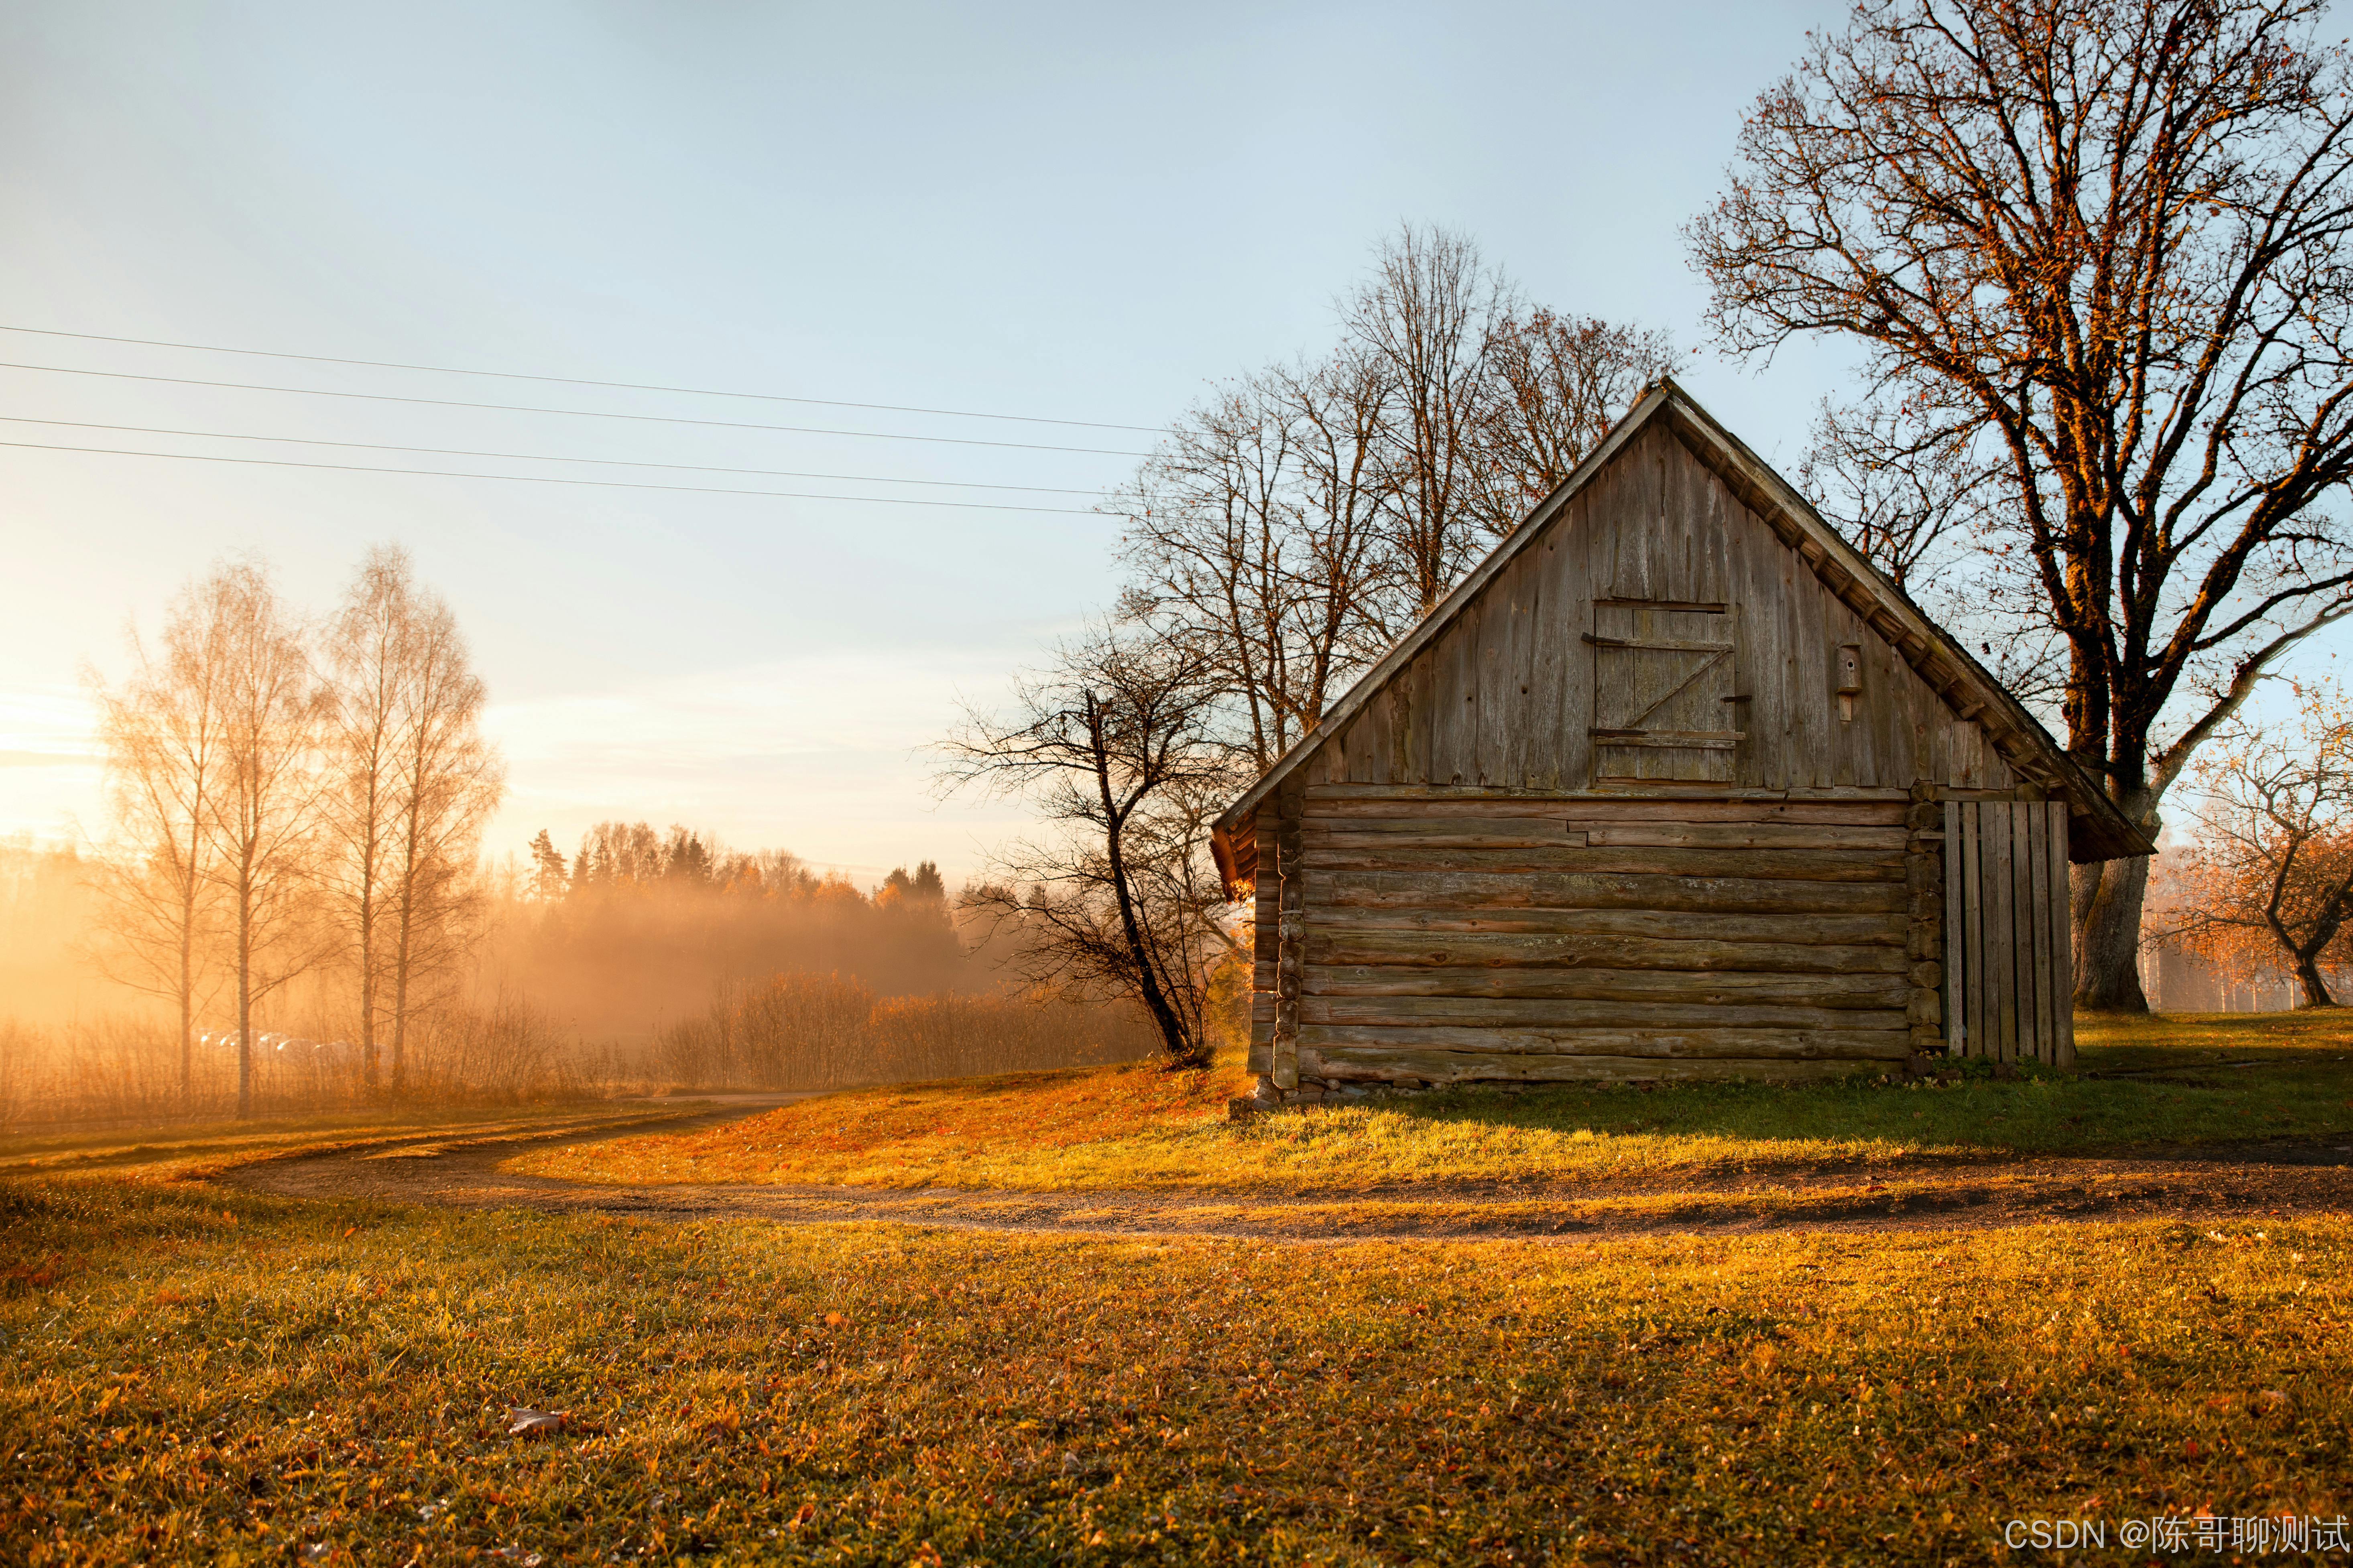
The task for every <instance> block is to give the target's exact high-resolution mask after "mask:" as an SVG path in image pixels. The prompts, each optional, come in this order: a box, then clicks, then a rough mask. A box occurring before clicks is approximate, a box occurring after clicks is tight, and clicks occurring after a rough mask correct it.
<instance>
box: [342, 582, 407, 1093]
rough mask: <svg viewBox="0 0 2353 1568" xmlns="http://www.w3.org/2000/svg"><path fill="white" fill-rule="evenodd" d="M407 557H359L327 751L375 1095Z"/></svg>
mask: <svg viewBox="0 0 2353 1568" xmlns="http://www.w3.org/2000/svg"><path fill="white" fill-rule="evenodd" d="M412 615H413V609H412V606H411V605H410V603H409V584H408V561H407V557H406V555H405V554H403V553H402V552H400V551H398V550H396V549H391V548H378V549H376V550H374V551H371V552H369V554H368V557H367V560H366V561H365V562H364V563H362V564H361V567H360V572H359V575H358V577H357V578H356V579H355V580H354V581H353V584H352V586H351V589H350V591H349V592H348V593H347V594H346V595H344V598H343V608H342V610H341V611H340V612H339V613H338V614H337V615H336V616H335V618H334V620H333V621H332V623H331V625H330V626H329V627H328V632H327V656H328V660H329V663H330V666H331V668H332V673H333V684H332V687H331V688H330V689H329V719H328V743H329V757H328V770H327V780H326V789H325V792H324V794H323V795H322V806H323V808H324V809H323V811H322V817H323V820H324V827H325V834H326V837H327V839H328V841H329V843H330V844H331V845H332V856H331V857H330V858H329V866H328V877H327V884H328V887H329V889H330V892H331V898H332V903H333V906H334V911H335V916H336V923H337V925H338V926H339V927H340V929H341V932H342V935H343V940H344V942H346V943H347V944H348V947H349V953H350V957H351V960H352V963H353V969H354V971H355V973H356V976H357V980H358V984H359V1027H360V1063H361V1078H362V1081H363V1082H364V1085H365V1087H366V1089H367V1091H368V1092H369V1093H370V1094H371V1095H372V1094H374V1093H375V1088H376V1072H377V1062H378V1058H379V1055H380V1053H381V1048H382V1047H381V1046H380V1044H379V1042H378V1041H377V1038H376V1023H377V1018H378V1015H379V1013H380V1011H381V1009H380V1008H379V1006H378V1005H377V992H378V989H379V986H380V984H381V982H382V981H383V978H384V972H385V953H384V936H385V924H386V920H385V880H386V874H387V872H388V870H389V862H390V860H391V857H392V841H393V835H394V826H395V823H396V819H397V815H398V810H397V804H396V803H397V797H398V795H399V773H400V768H399V761H400V759H399V754H398V753H399V751H400V733H399V730H400V724H401V721H402V718H403V711H404V710H405V708H406V693H405V691H404V687H405V685H406V680H407V673H408V672H407V665H408V663H409V657H408V655H409V650H408V648H407V647H406V643H407V640H408V631H409V624H410V621H411V619H412Z"/></svg>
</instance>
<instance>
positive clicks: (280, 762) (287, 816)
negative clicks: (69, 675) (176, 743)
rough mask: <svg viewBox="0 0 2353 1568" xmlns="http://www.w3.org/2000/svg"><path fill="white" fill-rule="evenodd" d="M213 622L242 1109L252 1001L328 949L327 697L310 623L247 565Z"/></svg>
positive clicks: (224, 889)
mask: <svg viewBox="0 0 2353 1568" xmlns="http://www.w3.org/2000/svg"><path fill="white" fill-rule="evenodd" d="M197 595H198V596H199V597H200V598H201V599H202V600H203V601H204V602H205V605H206V612H205V613H206V616H207V617H208V618H209V619H210V621H211V622H212V624H213V625H214V626H215V627H216V641H214V642H213V643H212V644H211V645H210V646H211V647H212V648H213V650H214V652H215V655H216V658H217V661H218V662H217V667H216V668H217V674H216V677H215V689H216V691H217V693H218V700H219V705H220V715H221V750H220V758H221V768H220V772H219V774H218V778H217V783H216V786H215V788H214V789H213V791H212V794H211V796H210V799H209V802H208V804H207V805H206V812H205V816H206V837H207V839H208V840H209V843H208V845H207V856H208V858H207V861H206V878H207V880H208V881H209V882H210V884H211V886H212V889H214V891H215V893H216V896H217V897H218V899H219V900H220V904H221V912H222V920H223V925H224V940H225V942H226V945H227V963H228V968H229V982H230V984H231V985H232V986H233V987H234V990H235V994H236V999H237V1115H238V1116H240V1117H245V1116H250V1115H251V1114H252V1113H253V1018H254V1007H255V1005H256V1004H258V1003H259V1002H260V1001H262V1000H263V999H264V998H266V997H267V996H269V994H271V993H272V992H274V991H276V990H278V989H279V988H280V987H281V986H283V985H284V984H287V983H288V982H289V981H290V980H292V979H294V978H295V977H296V976H297V975H299V974H301V973H304V972H305V971H306V970H308V969H310V968H311V966H312V965H313V964H314V963H317V962H318V961H319V959H320V958H321V957H322V956H323V955H324V953H325V952H326V951H327V949H326V944H325V943H324V942H322V936H321V924H320V921H319V912H318V910H317V908H316V903H317V900H316V898H315V896H314V895H315V890H316V885H317V884H316V879H317V875H318V870H319V867H318V862H317V856H318V854H319V848H320V845H319V819H318V806H319V800H320V795H321V792H322V787H323V784H324V780H323V777H322V769H321V767H320V759H319V745H320V742H321V739H322V723H323V721H324V720H325V717H326V712H325V710H326V698H325V693H324V692H323V690H322V689H321V687H320V685H319V682H318V681H317V679H315V678H314V676H313V674H312V670H311V658H310V653H309V649H308V647H307V646H306V645H307V640H308V628H307V627H305V626H303V625H302V624H301V621H300V620H298V619H297V618H296V617H295V616H294V615H293V614H292V612H291V611H290V610H289V609H288V607H287V606H286V605H285V604H284V603H283V601H281V600H280V598H279V596H278V593H277V590H276V588H275V587H274V586H273V585H272V584H270V581H269V576H268V574H266V573H264V572H263V570H262V569H261V568H260V567H259V565H257V564H255V563H250V562H245V563H233V564H228V565H224V566H221V567H218V568H216V570H215V571H214V573H213V574H212V575H211V576H210V577H209V578H207V579H206V581H205V583H204V584H202V586H201V587H199V588H198V589H197Z"/></svg>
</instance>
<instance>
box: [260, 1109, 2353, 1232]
mask: <svg viewBox="0 0 2353 1568" xmlns="http://www.w3.org/2000/svg"><path fill="white" fill-rule="evenodd" d="M787 1098H797V1097H775V1096H769V1097H762V1098H760V1099H757V1100H751V1099H749V1098H748V1097H747V1099H746V1100H744V1102H740V1103H736V1104H733V1105H728V1106H725V1107H723V1108H722V1109H719V1110H699V1111H696V1112H692V1113H689V1114H684V1115H681V1116H680V1117H678V1118H675V1119H666V1120H664V1121H659V1122H655V1123H649V1122H648V1121H646V1120H645V1118H644V1114H643V1112H642V1111H638V1112H637V1113H635V1114H634V1115H632V1116H631V1117H630V1118H628V1122H627V1124H625V1125H610V1126H607V1125H596V1124H592V1125H588V1126H586V1127H583V1126H578V1125H575V1126H572V1127H568V1128H565V1129H563V1130H560V1131H554V1132H552V1133H545V1134H525V1135H510V1136H504V1137H500V1138H496V1139H490V1140H479V1141H472V1142H469V1141H466V1140H463V1139H458V1140H449V1139H440V1140H435V1139H424V1138H409V1139H396V1140H388V1141H386V1142H380V1143H373V1144H369V1145H366V1146H363V1147H357V1148H349V1149H343V1150H340V1151H337V1152H333V1153H328V1154H314V1155H308V1156H303V1157H300V1158H291V1159H284V1160H272V1161H266V1162H263V1163H257V1164H251V1165H246V1166H242V1167H240V1168H238V1169H237V1170H236V1171H233V1172H231V1173H228V1175H227V1177H226V1178H225V1179H226V1180H227V1181H229V1182H230V1183H232V1184H236V1185H237V1186H240V1187H244V1188H246V1189H248V1190H249V1191H253V1192H257V1193H267V1194H273V1195H276V1196H280V1197H290V1198H334V1199H368V1200H375V1201H378V1202H384V1203H402V1204H441V1205H450V1206H455V1207H464V1208H529V1209H537V1210H542V1211H545V1212H550V1213H559V1214H596V1215H624V1216H630V1217H635V1218H639V1219H649V1220H678V1221H687V1220H711V1219H760V1220H768V1221H773V1222H780V1223H785V1224H805V1225H815V1224H839V1223H842V1222H882V1223H888V1224H898V1225H917V1226H930V1227H936V1228H942V1229H955V1230H969V1231H990V1232H1004V1233H1017V1234H1029V1235H1054V1236H1093V1237H1225V1238H1232V1239H1250V1240H1261V1241H1289V1242H1330V1241H1356V1240H1372V1239H1398V1240H1405V1239H1423V1240H1444V1241H1480V1240H1524V1241H1533V1240H1554V1241H1577V1240H1599V1239H1604V1238H1608V1237H1619V1236H1637V1235H1672V1234H1683V1235H1693V1234H1718V1235H1738V1234H1742V1233H1746V1232H1755V1231H1766V1230H1790V1229H1804V1230H1817V1231H1825V1232H1841V1231H1848V1232H1897V1231H1923V1232H1933V1231H1945V1230H1966V1229H1978V1228H1984V1227H1989V1226H2013V1225H2034V1224H2049V1223H2060V1222H2068V1221H2096V1220H2118V1219H2133V1218H2177V1219H2183V1220H2190V1221H2198V1222H2214V1221H2221V1220H2244V1219H2250V1218H2256V1217H2260V1216H2263V1215H2280V1216H2288V1215H2322V1214H2329V1215H2353V1140H2348V1141H2347V1142H2334V1141H2329V1140H2322V1141H2319V1142H2269V1143H2256V1144H2245V1145H2239V1146H2234V1147H2227V1148H2216V1147H2211V1146H2210V1147H2204V1148H2184V1149H2179V1150H2168V1151H2158V1152H2142V1153H2138V1154H2135V1155H2132V1156H2128V1157H2116V1158H2080V1157H2071V1158H2029V1159H2017V1158H1988V1159H1925V1158H1924V1159H1918V1160H1911V1161H1905V1162H1901V1163H1892V1164H1882V1165H1877V1166H1873V1167H1870V1168H1868V1169H1865V1168H1862V1167H1855V1166H1848V1167H1839V1168H1822V1167H1792V1168H1786V1169H1775V1170H1757V1171H1749V1172H1746V1173H1734V1174H1729V1175H1721V1176H1715V1177H1692V1176H1689V1175H1683V1176H1677V1177H1673V1178H1672V1179H1662V1180H1659V1181H1654V1182H1650V1183H1643V1182H1640V1181H1628V1180H1613V1181H1611V1182H1609V1183H1608V1184H1588V1185H1583V1186H1563V1185H1545V1186H1535V1185H1497V1184H1434V1183H1417V1184H1397V1185H1391V1186H1388V1187H1384V1188H1380V1189H1377V1190H1373V1191H1366V1192H1331V1193H1324V1194H1304V1195H1292V1194H1250V1193H1241V1192H1212V1191H1202V1190H1199V1189H1183V1188H1176V1189H1163V1190H1157V1191H1101V1190H1098V1191H1092V1192H1008V1191H974V1190H965V1189H948V1188H938V1187H924V1188H913V1189H904V1190H892V1189H885V1188H871V1187H838V1186H769V1185H726V1186H720V1185H711V1186H701V1185H687V1184H678V1185H645V1186H607V1185H596V1184H586V1183H575V1182H563V1181H556V1180H553V1179H551V1178H548V1177H543V1176H532V1175H524V1174H521V1173H515V1172H512V1171H508V1170H505V1169H502V1168H501V1167H502V1166H503V1165H504V1164H505V1163H507V1162H508V1161H510V1160H512V1159H514V1158H515V1157H516V1156H517V1155H519V1154H522V1153H525V1152H529V1151H531V1150H533V1149H536V1148H541V1147H544V1146H548V1145H552V1144H556V1143H564V1142H588V1141H592V1140H595V1139H598V1138H610V1137H625V1136H628V1135H631V1134H633V1133H638V1132H645V1131H686V1130H689V1129H691V1128H695V1127H702V1126H711V1125H713V1124H716V1123H718V1122H721V1121H729V1120H733V1119H734V1118H737V1117H742V1116H747V1115H752V1114H754V1113H756V1112H757V1111H759V1110H765V1109H767V1108H768V1107H770V1106H773V1105H776V1104H778V1103H780V1102H781V1100H782V1099H787Z"/></svg>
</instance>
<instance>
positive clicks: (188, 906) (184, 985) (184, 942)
mask: <svg viewBox="0 0 2353 1568" xmlns="http://www.w3.org/2000/svg"><path fill="white" fill-rule="evenodd" d="M195 941H196V938H195V910H194V905H193V903H192V902H184V903H183V905H182V909H181V916H180V1114H181V1115H183V1116H189V1115H193V1114H195V1109H196V1106H195V1050H196V1045H195V1040H193V1039H192V1038H190V1037H191V1036H193V1035H194V1034H195V1032H196V955H195Z"/></svg>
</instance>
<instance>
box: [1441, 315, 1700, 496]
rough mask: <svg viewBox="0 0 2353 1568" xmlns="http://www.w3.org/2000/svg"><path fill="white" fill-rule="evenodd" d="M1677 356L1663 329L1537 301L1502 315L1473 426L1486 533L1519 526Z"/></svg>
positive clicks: (1490, 346) (1476, 481)
mask: <svg viewBox="0 0 2353 1568" xmlns="http://www.w3.org/2000/svg"><path fill="white" fill-rule="evenodd" d="M1673 364H1674V347H1673V344H1672V342H1671V341H1670V340H1669V338H1668V336H1667V334H1666V333H1664V332H1662V331H1650V330H1645V329H1643V328H1641V327H1630V326H1620V325H1618V324H1616V323H1614V322H1610V321H1602V320H1601V319H1599V317H1575V316H1561V315H1556V314H1555V313H1554V312H1553V311H1551V310H1547V309H1546V308H1544V307H1542V306H1538V307H1536V308H1535V309H1533V310H1520V311H1516V312H1514V313H1509V314H1506V315H1504V317H1503V318H1502V319H1501V320H1500V321H1497V322H1496V323H1495V325H1494V327H1493V330H1492V335H1491V339H1490V342H1489V343H1488V347H1487V365H1488V376H1487V384H1486V386H1485V387H1484V388H1483V389H1482V400H1481V408H1480V417H1479V420H1478V424H1477V426H1476V428H1475V429H1474V430H1473V431H1472V440H1473V441H1474V443H1475V450H1476V453H1477V456H1478V459H1479V461H1478V462H1477V464H1476V465H1475V467H1474V468H1473V470H1472V472H1473V476H1474V488H1473V492H1472V502H1471V507H1472V511H1473V512H1474V513H1475V514H1476V515H1477V516H1478V518H1479V520H1480V521H1481V522H1482V524H1483V525H1484V526H1485V528H1486V531H1488V533H1490V534H1492V535H1493V537H1495V538H1497V539H1501V538H1503V537H1504V535H1505V534H1507V533H1509V532H1511V531H1512V530H1514V529H1515V528H1517V527H1519V526H1520V521H1521V520H1522V519H1523V518H1525V517H1526V516H1527V514H1528V511H1529V510H1530V509H1531V508H1533V507H1534V506H1535V504H1536V503H1537V502H1538V501H1540V500H1544V498H1545V497H1546V496H1548V495H1550V494H1552V492H1553V491H1554V490H1556V489H1559V488H1560V486H1561V483H1562V482H1563V481H1564V480H1566V479H1567V478H1568V476H1569V475H1570V474H1571V473H1572V472H1574V471H1575V470H1576V468H1577V464H1579V463H1581V462H1583V461H1584V460H1585V457H1586V454H1587V453H1588V452H1590V451H1592V450H1593V448H1594V447H1598V446H1599V445H1600V444H1601V438H1602V437H1604V436H1607V435H1608V434H1609V427H1610V426H1612V425H1614V424H1616V423H1617V422H1618V419H1619V417H1620V416H1621V415H1623V414H1624V413H1625V412H1626V410H1627V409H1629V408H1630V407H1631V406H1633V404H1634V399H1635V398H1636V397H1638V396H1640V395H1641V392H1642V390H1643V389H1644V388H1645V387H1647V386H1649V385H1650V384H1651V383H1652V382H1654V381H1656V380H1658V379H1659V377H1661V376H1662V375H1664V374H1667V372H1668V371H1669V370H1671V369H1672V368H1673Z"/></svg>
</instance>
